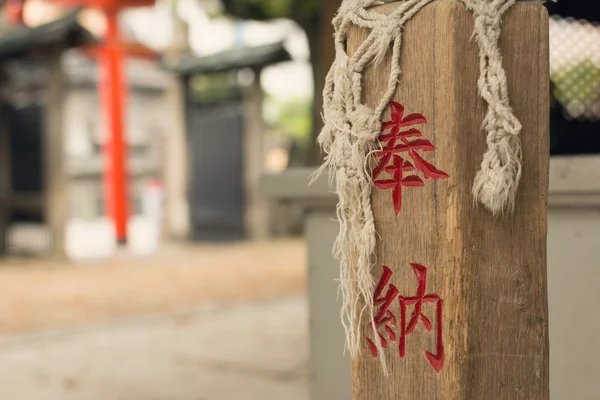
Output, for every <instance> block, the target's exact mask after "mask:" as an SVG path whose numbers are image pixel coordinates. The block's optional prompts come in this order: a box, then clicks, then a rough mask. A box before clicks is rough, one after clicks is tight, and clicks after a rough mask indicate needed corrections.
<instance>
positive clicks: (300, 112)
mask: <svg viewBox="0 0 600 400" xmlns="http://www.w3.org/2000/svg"><path fill="white" fill-rule="evenodd" d="M269 101H271V102H275V105H276V108H277V111H278V117H277V119H276V120H275V121H273V122H272V123H271V126H270V131H271V133H272V134H276V135H278V136H280V137H286V138H290V139H295V140H297V141H298V142H299V143H306V142H307V141H308V140H309V138H310V134H311V131H312V120H311V103H310V99H300V98H296V99H291V100H285V101H277V100H275V99H272V98H271V99H269Z"/></svg>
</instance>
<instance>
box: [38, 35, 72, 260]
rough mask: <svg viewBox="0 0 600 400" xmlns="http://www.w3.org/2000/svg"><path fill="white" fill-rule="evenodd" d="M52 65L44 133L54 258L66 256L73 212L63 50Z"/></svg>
mask: <svg viewBox="0 0 600 400" xmlns="http://www.w3.org/2000/svg"><path fill="white" fill-rule="evenodd" d="M53 54H54V55H53V57H51V58H50V59H49V61H48V63H49V67H48V68H49V70H50V73H49V79H48V83H47V87H46V93H45V96H46V98H45V107H44V114H45V115H44V120H43V125H42V126H43V130H42V143H43V166H44V175H43V176H44V216H45V221H46V224H47V227H48V231H49V233H50V243H51V250H50V251H51V256H52V257H54V258H58V259H61V258H64V257H66V225H67V218H68V210H69V204H68V202H69V194H68V178H67V171H66V170H65V153H64V127H63V118H64V115H63V113H64V107H63V105H64V94H65V78H64V71H63V69H62V63H61V54H62V48H61V47H57V48H56V49H55V50H54V53H53Z"/></svg>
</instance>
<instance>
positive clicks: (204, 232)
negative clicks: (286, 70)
mask: <svg viewBox="0 0 600 400" xmlns="http://www.w3.org/2000/svg"><path fill="white" fill-rule="evenodd" d="M290 58H291V56H290V54H289V53H288V51H287V50H286V48H285V47H284V45H283V43H282V42H278V43H272V44H268V45H263V46H240V47H235V48H232V49H230V50H227V51H223V52H220V53H216V54H211V55H207V56H202V57H193V56H187V57H183V58H182V59H181V60H179V61H178V62H176V63H175V64H173V65H169V68H170V69H171V70H172V71H173V72H175V73H177V74H178V75H179V76H181V79H182V80H183V81H184V82H185V86H184V87H185V88H186V89H185V98H186V102H185V113H186V121H187V126H186V129H187V135H186V138H185V141H186V146H185V151H186V154H173V157H175V158H181V157H185V158H186V159H188V162H187V165H188V170H187V171H186V172H187V176H188V179H187V189H186V193H187V200H188V201H187V202H188V204H189V216H188V218H189V227H190V228H189V229H190V231H189V237H190V238H191V239H193V240H209V241H211V240H239V239H254V240H256V239H265V238H267V237H268V236H269V234H270V231H271V224H272V218H273V217H274V215H275V213H274V209H273V207H272V206H269V204H267V201H266V200H265V199H264V196H263V195H262V193H261V188H260V178H261V176H262V174H263V173H264V170H265V160H266V149H265V144H266V138H265V133H266V132H265V123H264V112H263V102H264V96H263V88H262V85H261V74H262V71H263V69H264V68H265V67H267V66H269V65H274V64H277V63H280V62H284V61H288V60H290ZM166 162H167V163H171V162H176V160H166ZM167 196H169V197H170V196H171V193H167Z"/></svg>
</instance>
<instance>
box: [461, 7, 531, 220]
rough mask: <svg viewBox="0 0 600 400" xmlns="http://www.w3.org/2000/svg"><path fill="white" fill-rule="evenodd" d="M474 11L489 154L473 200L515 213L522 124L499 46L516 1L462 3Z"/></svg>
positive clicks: (477, 181)
mask: <svg viewBox="0 0 600 400" xmlns="http://www.w3.org/2000/svg"><path fill="white" fill-rule="evenodd" d="M461 1H462V2H463V3H465V5H466V6H467V8H468V9H470V10H472V11H473V18H474V22H475V33H474V35H475V38H476V40H477V42H478V44H479V57H480V77H479V82H478V86H479V94H480V95H481V97H482V98H483V99H484V100H485V101H486V102H487V103H488V111H487V115H486V117H485V120H484V122H483V127H484V129H485V131H486V132H487V133H488V136H487V152H486V153H485V154H484V156H483V162H482V163H481V170H480V171H479V172H478V173H477V175H476V177H475V183H474V184H473V196H474V197H475V199H476V200H477V201H479V202H481V203H482V204H483V205H484V206H485V207H486V208H487V209H488V210H490V211H491V212H492V213H493V214H494V215H495V214H499V213H501V212H502V211H504V210H506V211H513V210H514V207H515V197H516V195H517V189H518V187H519V181H520V180H521V171H522V168H523V164H522V153H521V140H520V138H519V134H520V133H521V129H522V126H521V123H520V122H519V120H518V119H517V117H515V115H514V113H513V111H512V109H511V107H510V103H509V97H508V89H507V83H506V72H505V71H504V68H503V67H502V55H501V54H500V49H499V45H498V40H499V39H500V31H501V29H500V25H501V23H502V15H503V14H504V12H505V11H506V10H508V9H509V8H510V7H511V6H512V5H513V4H514V3H515V2H516V0H494V1H490V0H461Z"/></svg>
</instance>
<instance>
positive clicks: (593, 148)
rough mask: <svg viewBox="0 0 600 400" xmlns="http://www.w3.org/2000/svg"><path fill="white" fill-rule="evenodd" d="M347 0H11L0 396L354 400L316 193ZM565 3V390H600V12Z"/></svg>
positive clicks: (4, 66)
mask: <svg viewBox="0 0 600 400" xmlns="http://www.w3.org/2000/svg"><path fill="white" fill-rule="evenodd" d="M340 3H341V1H340V0H330V1H329V0H321V1H320V0H122V1H118V0H0V7H1V13H0V400H63V399H65V400H66V399H81V400H154V399H156V400H159V399H160V400H228V399H239V398H244V399H246V400H252V399H256V400H271V399H274V400H278V399H285V400H295V399H303V400H305V399H308V398H311V399H312V400H317V399H319V400H320V399H323V400H325V399H328V400H329V399H335V400H337V399H344V398H349V396H350V395H349V388H350V387H349V385H350V384H349V375H350V373H349V363H348V360H347V358H344V356H343V334H342V332H341V326H340V323H339V311H338V310H339V308H338V306H337V305H336V298H335V294H336V282H335V279H336V264H335V262H334V261H333V260H332V258H331V255H330V253H331V247H332V244H333V240H334V238H335V235H336V229H337V225H336V223H335V222H334V221H333V217H334V207H335V197H334V196H333V194H332V193H331V192H330V190H329V189H328V187H327V182H322V181H318V182H317V183H316V184H315V185H314V186H313V187H311V188H308V187H307V183H308V179H307V177H308V175H309V174H310V173H311V172H312V171H313V170H314V166H315V165H317V164H319V162H320V154H319V151H318V149H317V147H316V144H315V138H316V133H317V132H318V131H319V129H320V124H321V119H320V114H319V110H320V108H321V100H320V93H321V91H322V87H323V80H324V76H325V73H326V72H327V70H328V68H329V66H330V65H331V63H332V60H333V56H334V55H333V41H332V35H333V29H332V27H331V23H330V22H331V20H332V18H333V16H334V13H335V11H336V10H337V8H338V7H339V5H340ZM548 7H549V9H550V14H551V21H550V22H551V23H550V40H551V60H550V61H551V83H552V103H551V114H552V116H551V118H552V120H551V132H549V135H550V136H551V146H552V148H551V153H552V166H551V174H552V176H551V181H552V186H551V195H550V216H549V224H550V228H549V230H550V233H549V274H550V292H551V295H550V297H551V298H550V306H551V307H550V308H551V319H552V318H555V319H559V318H560V319H561V320H562V319H563V318H568V319H569V321H571V322H572V323H571V324H570V325H569V327H570V329H567V328H569V327H565V326H559V325H560V324H553V325H551V340H557V341H561V342H566V343H574V342H579V343H581V346H582V348H581V349H580V350H577V349H573V348H572V347H571V348H570V349H569V350H568V351H567V350H564V351H562V350H561V349H558V351H556V352H554V353H553V354H555V355H554V357H562V358H561V361H560V362H555V363H553V367H552V368H553V372H552V373H553V378H552V382H553V383H552V384H553V393H554V395H553V396H554V397H553V398H555V399H557V400H560V399H566V398H567V397H564V396H567V394H566V393H568V392H567V390H568V388H571V387H578V388H579V389H580V390H582V392H581V393H583V394H582V395H580V396H579V397H578V398H579V399H590V400H592V399H597V398H598V397H597V396H598V393H600V386H598V383H597V382H596V381H597V379H594V377H597V376H600V364H599V363H598V362H597V360H595V359H594V357H592V356H591V355H590V354H592V353H594V351H595V349H594V348H593V343H597V342H598V341H597V337H600V326H597V325H594V326H591V325H587V322H585V321H586V320H587V319H589V317H590V316H591V315H593V313H594V312H595V311H594V309H593V307H592V306H593V305H594V304H598V302H599V301H600V287H598V286H597V285H593V282H594V280H588V281H586V282H582V281H583V279H581V276H586V274H587V272H590V273H592V274H593V273H596V272H595V269H596V267H597V266H598V261H596V260H597V259H598V255H599V254H597V250H596V249H595V247H597V246H596V245H595V244H594V243H595V242H596V241H597V238H598V235H599V234H600V212H599V211H598V210H600V201H599V199H600V180H599V179H593V177H594V176H595V177H597V178H600V177H599V176H598V173H597V171H598V170H599V169H600V157H598V154H600V134H598V129H599V124H598V122H599V121H600V26H599V25H598V22H597V21H600V6H598V5H596V4H595V3H594V2H589V1H584V0H569V1H563V2H559V3H551V4H549V5H548ZM315 94H317V95H316V96H315ZM590 177H592V178H590ZM565 252H566V253H572V254H577V259H576V260H574V259H573V258H572V257H571V258H569V257H566V256H564V255H563V254H566V253H565ZM573 263H576V264H577V265H578V268H580V269H581V272H582V273H581V275H579V276H580V278H579V280H577V278H576V277H575V276H574V275H573V274H572V273H569V272H568V271H569V270H568V268H567V266H569V267H571V266H572V264H573ZM309 271H310V273H309ZM586 284H587V285H593V286H589V287H586V286H585V285H586ZM574 288H577V289H574ZM584 289H585V290H584ZM563 292H564V295H563ZM579 293H580V294H579ZM578 296H582V297H578ZM582 304H589V305H590V307H591V308H589V309H585V307H582ZM309 315H310V318H309ZM578 323H580V324H582V325H581V326H580V327H578V326H577V324H578ZM561 329H562V330H561ZM552 330H553V331H552ZM584 331H585V332H586V333H585V335H586V336H585V337H584V336H582V335H581V332H584ZM309 337H310V338H311V340H309ZM597 350H598V351H600V344H599V345H598V348H597ZM578 351H579V353H578ZM575 360H577V361H575Z"/></svg>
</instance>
